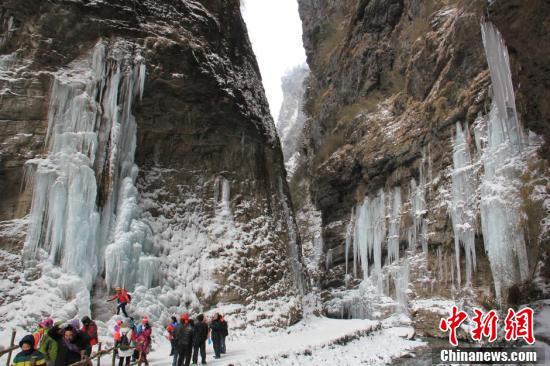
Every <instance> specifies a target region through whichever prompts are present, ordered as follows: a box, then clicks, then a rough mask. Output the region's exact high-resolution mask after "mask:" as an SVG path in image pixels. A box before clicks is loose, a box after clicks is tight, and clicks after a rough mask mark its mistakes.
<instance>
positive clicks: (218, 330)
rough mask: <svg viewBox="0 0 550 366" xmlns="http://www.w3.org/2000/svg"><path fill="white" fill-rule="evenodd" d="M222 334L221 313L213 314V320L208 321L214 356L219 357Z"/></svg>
mask: <svg viewBox="0 0 550 366" xmlns="http://www.w3.org/2000/svg"><path fill="white" fill-rule="evenodd" d="M223 334H224V331H223V325H222V323H221V315H220V314H216V315H215V316H214V320H212V321H211V322H210V338H212V345H213V346H214V354H215V356H214V358H220V354H221V351H222V349H221V344H222V337H223Z"/></svg>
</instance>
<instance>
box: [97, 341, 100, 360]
mask: <svg viewBox="0 0 550 366" xmlns="http://www.w3.org/2000/svg"><path fill="white" fill-rule="evenodd" d="M97 354H98V356H97V366H101V342H99V344H98V345H97Z"/></svg>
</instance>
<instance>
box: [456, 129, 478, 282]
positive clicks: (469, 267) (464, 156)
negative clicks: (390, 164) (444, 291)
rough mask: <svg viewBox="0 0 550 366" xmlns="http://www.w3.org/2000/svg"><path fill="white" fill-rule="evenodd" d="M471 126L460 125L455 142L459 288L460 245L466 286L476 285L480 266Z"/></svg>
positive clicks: (458, 272) (458, 271)
mask: <svg viewBox="0 0 550 366" xmlns="http://www.w3.org/2000/svg"><path fill="white" fill-rule="evenodd" d="M468 140H469V138H468V126H466V129H465V130H463V129H462V126H461V125H460V123H458V122H457V124H456V136H455V138H454V139H453V170H452V172H451V181H452V199H451V202H450V207H449V210H450V214H451V221H452V224H453V232H454V241H455V258H456V269H457V280H458V285H459V286H460V284H461V275H460V246H461V245H462V247H463V248H464V253H465V262H466V284H470V283H471V282H472V273H473V271H474V270H475V267H476V249H475V234H476V217H477V212H478V211H477V210H478V202H477V196H476V189H477V180H476V177H477V175H476V174H477V173H476V172H475V167H474V165H473V164H472V159H471V157H470V145H469V143H468Z"/></svg>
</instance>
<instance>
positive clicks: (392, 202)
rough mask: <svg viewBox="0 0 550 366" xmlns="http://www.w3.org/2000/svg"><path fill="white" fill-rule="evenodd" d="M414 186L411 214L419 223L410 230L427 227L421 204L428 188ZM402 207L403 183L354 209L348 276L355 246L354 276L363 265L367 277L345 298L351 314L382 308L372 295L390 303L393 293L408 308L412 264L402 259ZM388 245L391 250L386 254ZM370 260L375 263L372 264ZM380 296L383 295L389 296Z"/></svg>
mask: <svg viewBox="0 0 550 366" xmlns="http://www.w3.org/2000/svg"><path fill="white" fill-rule="evenodd" d="M411 186H412V189H411V193H410V195H411V197H410V201H411V202H410V206H411V210H410V213H409V214H410V216H411V221H412V222H413V225H415V224H416V225H418V227H409V228H407V229H406V232H408V233H411V232H413V233H414V232H415V230H416V229H419V228H420V230H422V229H421V228H422V226H423V225H425V226H426V227H427V223H426V222H425V218H424V217H423V214H424V212H423V209H422V206H421V205H422V204H423V199H424V198H423V189H424V188H423V187H417V186H416V185H415V183H412V185H411ZM419 191H420V193H419ZM420 195H421V198H420V197H419V196H420ZM415 200H416V206H415V202H414V201H415ZM419 202H420V203H419ZM419 206H420V207H419ZM402 210H403V208H402V202H401V187H393V188H392V189H389V190H388V191H387V192H385V191H384V190H383V189H380V190H379V191H378V192H377V193H376V195H375V196H374V197H371V196H367V197H365V199H364V201H363V202H362V203H361V204H359V205H357V207H354V208H353V209H352V213H351V218H350V222H349V224H348V228H347V233H346V247H345V259H346V261H345V268H346V278H345V280H346V283H348V281H349V278H350V275H349V274H348V271H349V264H348V260H349V258H350V257H351V254H350V251H351V249H352V246H353V276H354V277H357V276H358V270H357V267H358V266H359V265H360V269H361V271H362V273H363V281H362V284H361V286H360V288H359V289H358V291H359V294H358V295H357V296H355V295H353V296H344V297H345V298H344V299H343V300H342V301H341V303H342V304H343V306H344V307H345V309H342V311H343V312H345V313H346V314H347V316H351V317H362V318H364V317H368V316H373V314H374V313H377V312H378V311H377V310H375V309H374V308H373V307H372V304H370V305H369V304H367V302H368V303H370V302H372V299H374V298H377V299H378V300H376V301H382V303H386V305H388V302H389V303H391V299H389V298H388V297H384V295H386V296H390V294H392V296H393V297H394V298H395V301H396V302H397V309H398V310H402V311H405V310H406V308H407V294H408V292H409V289H408V288H409V266H408V259H407V258H401V259H400V255H399V247H400V245H399V243H400V238H401V218H402ZM415 217H416V218H417V220H416V221H415V220H414V218H415ZM419 236H420V235H419ZM415 248H416V245H413V246H412V248H411V250H413V251H414V250H415ZM384 249H386V253H387V255H386V256H385V257H384ZM369 263H372V264H373V265H372V266H371V267H369ZM373 291H374V292H373ZM380 296H383V297H384V298H385V300H384V299H382V298H380ZM369 298H370V299H371V300H369ZM376 301H375V302H376ZM393 304H395V302H393ZM392 306H393V305H392Z"/></svg>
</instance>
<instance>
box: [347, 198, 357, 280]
mask: <svg viewBox="0 0 550 366" xmlns="http://www.w3.org/2000/svg"><path fill="white" fill-rule="evenodd" d="M354 227H355V208H354V207H352V208H351V215H350V219H349V223H348V227H347V229H346V250H345V257H346V274H345V276H346V278H347V277H348V267H349V266H348V261H349V248H350V246H351V245H352V244H353V231H354Z"/></svg>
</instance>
